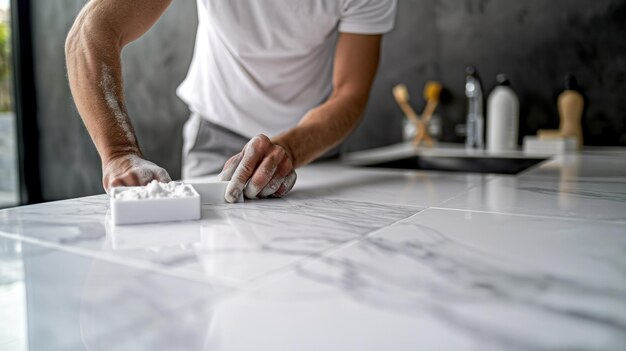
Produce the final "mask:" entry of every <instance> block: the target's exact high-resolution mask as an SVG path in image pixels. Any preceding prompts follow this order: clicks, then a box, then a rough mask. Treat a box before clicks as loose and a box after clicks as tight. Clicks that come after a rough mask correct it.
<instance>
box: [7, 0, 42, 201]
mask: <svg viewBox="0 0 626 351" xmlns="http://www.w3.org/2000/svg"><path fill="white" fill-rule="evenodd" d="M30 5H31V4H30V0H11V41H12V45H13V48H12V52H13V90H14V99H15V100H14V101H15V105H14V110H15V118H16V124H15V125H16V129H17V130H16V132H17V138H16V141H17V152H18V179H19V202H20V205H27V204H33V203H38V202H41V201H42V198H41V178H40V169H39V128H38V123H37V95H36V90H35V74H34V65H33V45H32V30H31V29H32V27H31V16H30V13H31V12H30V8H31V6H30Z"/></svg>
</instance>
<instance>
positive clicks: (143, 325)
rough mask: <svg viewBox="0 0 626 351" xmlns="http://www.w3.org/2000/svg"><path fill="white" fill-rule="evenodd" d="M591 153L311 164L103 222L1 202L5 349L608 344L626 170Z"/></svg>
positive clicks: (93, 203) (64, 206)
mask: <svg viewBox="0 0 626 351" xmlns="http://www.w3.org/2000/svg"><path fill="white" fill-rule="evenodd" d="M593 157H594V159H593V160H592V161H589V160H590V159H589V155H587V156H581V157H569V158H565V159H559V158H556V159H555V160H554V161H551V162H552V163H546V164H545V165H542V166H540V167H539V168H536V169H533V170H530V171H529V172H527V173H526V174H524V175H522V176H518V177H502V176H474V175H462V174H461V175H460V174H443V173H441V174H438V173H423V172H394V171H385V170H361V169H353V168H343V167H338V166H332V165H331V166H329V165H321V166H314V167H311V168H306V169H304V170H302V172H300V181H299V183H298V187H297V188H296V189H295V190H294V192H293V193H292V194H290V195H289V196H288V197H286V198H285V199H274V200H263V201H249V202H247V203H244V204H234V205H213V206H204V207H203V209H202V220H200V221H197V222H185V223H168V224H159V225H137V226H126V227H114V226H111V225H109V224H108V222H107V211H108V204H107V199H106V197H103V196H96V197H87V198H81V199H75V200H68V201H61V202H55V203H48V204H40V205H35V206H28V207H21V208H16V209H10V210H4V211H0V238H2V239H1V240H0V247H5V246H6V245H5V246H2V243H3V242H4V243H11V245H13V246H11V245H8V246H6V247H17V246H15V243H16V242H17V241H16V240H18V241H19V245H18V246H19V247H21V248H22V249H20V250H19V251H20V253H19V254H15V252H17V251H16V250H13V251H14V254H7V253H8V252H9V251H8V250H4V251H2V252H0V263H2V264H1V265H0V288H2V284H3V283H2V282H5V283H6V282H9V281H11V282H13V283H17V284H21V286H22V288H23V289H22V292H21V293H17V294H12V295H11V294H4V295H2V292H3V290H1V289H0V299H2V298H3V297H4V296H6V297H7V299H8V300H9V302H8V303H7V306H15V305H16V304H19V303H20V301H22V303H25V304H26V307H27V311H28V313H21V317H22V318H23V319H24V320H26V318H28V323H27V324H26V325H27V328H28V330H27V333H23V336H22V337H19V336H18V337H13V338H11V337H7V336H6V335H8V334H9V333H8V332H5V333H4V334H3V331H4V330H0V349H2V350H3V351H4V349H5V348H6V345H9V343H12V345H18V347H19V345H22V346H23V345H24V342H25V341H26V340H25V335H28V340H27V341H28V344H29V345H28V346H30V349H31V350H46V351H48V350H161V349H165V350H212V351H213V350H218V351H222V350H248V349H259V350H416V349H423V350H503V349H504V350H552V349H559V350H570V349H576V350H598V349H603V350H604V349H606V350H618V349H620V348H623V347H622V346H623V345H626V314H624V313H623V311H626V302H625V301H626V215H625V213H626V187H625V184H626V181H624V180H622V178H621V173H620V172H621V171H620V162H621V159H620V160H618V159H616V158H610V157H608V158H610V159H611V162H609V163H607V164H605V163H603V162H600V163H593V162H596V161H598V160H600V159H599V158H597V155H594V156H593ZM604 158H607V157H604ZM563 160H566V161H567V160H569V161H571V160H574V161H575V162H574V161H572V162H571V163H564V162H563ZM576 160H578V161H576ZM569 161H568V162H569ZM590 162H591V163H590ZM598 162H599V161H598ZM568 164H570V165H571V164H573V165H574V166H571V167H569V168H568V167H567V165H568ZM555 165H556V167H558V169H557V172H553V171H551V170H550V167H553V166H555ZM602 165H604V166H602ZM589 167H591V168H589ZM602 167H604V168H602ZM592 168H596V169H595V170H592ZM602 169H603V170H604V171H601V170H602ZM551 172H552V173H551ZM7 262H18V264H7ZM20 267H21V268H20ZM7 284H8V283H7ZM5 285H6V284H5ZM20 299H21V300H20ZM2 303H4V302H2ZM2 306H4V305H2ZM16 316H17V317H16ZM19 318H20V313H19V311H18V312H17V314H15V313H14V314H13V315H9V313H8V312H7V310H5V309H0V324H1V323H2V321H6V320H9V319H10V320H17V319H19ZM18 323H19V322H18ZM12 330H13V329H12ZM15 330H18V329H15ZM20 340H21V341H20ZM20 342H21V343H22V344H20ZM22 348H23V347H22Z"/></svg>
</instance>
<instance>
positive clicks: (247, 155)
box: [219, 134, 297, 202]
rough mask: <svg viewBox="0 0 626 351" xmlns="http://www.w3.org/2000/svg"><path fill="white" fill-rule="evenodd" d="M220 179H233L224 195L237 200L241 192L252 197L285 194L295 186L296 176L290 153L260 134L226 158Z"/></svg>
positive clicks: (231, 199) (229, 199)
mask: <svg viewBox="0 0 626 351" xmlns="http://www.w3.org/2000/svg"><path fill="white" fill-rule="evenodd" d="M219 178H220V179H221V180H230V184H228V187H227V188H226V195H225V198H226V201H228V202H236V201H237V199H238V198H239V196H240V195H241V193H242V192H243V194H244V195H245V196H246V197H247V198H249V199H256V198H265V197H269V196H273V197H282V196H283V195H285V194H287V193H288V192H289V191H290V190H291V189H292V188H293V186H294V184H295V183H296V178H297V176H296V172H295V170H294V166H293V157H292V156H291V155H290V154H289V152H288V151H287V150H286V149H285V148H283V147H282V146H280V145H277V144H274V143H273V142H272V141H271V140H270V139H269V138H268V137H267V136H265V135H263V134H261V135H257V136H255V137H254V138H252V139H251V140H250V141H249V142H248V143H247V144H246V146H244V148H243V150H242V151H241V152H240V153H238V154H237V155H235V156H233V157H231V158H230V159H229V160H228V161H226V164H225V165H224V169H223V170H222V173H220V175H219Z"/></svg>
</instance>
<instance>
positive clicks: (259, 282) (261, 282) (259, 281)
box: [241, 206, 429, 292]
mask: <svg viewBox="0 0 626 351" xmlns="http://www.w3.org/2000/svg"><path fill="white" fill-rule="evenodd" d="M420 208H421V209H422V210H421V211H419V212H417V213H415V214H412V215H410V216H408V217H404V218H401V219H398V220H396V221H394V222H392V223H390V224H388V225H386V226H383V227H380V228H378V229H374V230H372V231H370V232H368V233H366V234H364V235H362V236H359V237H357V238H354V239H350V240H348V241H346V242H344V243H341V244H338V245H335V246H333V247H330V248H328V249H326V250H323V251H320V252H317V253H314V254H311V255H307V256H305V257H302V258H301V259H299V260H297V261H294V262H292V263H290V264H288V265H286V266H283V267H280V268H277V269H275V270H273V271H271V272H269V273H267V274H264V275H262V276H260V277H258V278H255V279H253V280H251V281H250V282H249V284H246V285H245V286H243V287H241V289H242V290H244V291H243V292H252V291H255V290H258V289H260V288H262V287H263V286H266V285H267V284H271V282H274V281H277V280H279V279H281V277H284V276H286V275H288V274H289V273H292V272H294V271H295V267H296V266H297V265H299V264H303V263H309V262H315V261H317V260H319V259H321V258H324V257H326V256H328V255H331V254H333V253H335V252H337V251H339V250H343V249H345V248H348V247H351V246H353V245H356V244H358V243H359V242H361V241H363V240H364V239H366V238H368V237H370V236H372V235H375V234H377V233H378V232H381V231H383V230H385V229H387V228H390V227H392V226H394V225H396V224H398V223H400V222H402V221H405V220H407V219H409V218H413V217H415V216H417V215H419V214H420V213H422V212H424V211H426V210H428V209H429V207H424V206H422V207H420Z"/></svg>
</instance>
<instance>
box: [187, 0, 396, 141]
mask: <svg viewBox="0 0 626 351" xmlns="http://www.w3.org/2000/svg"><path fill="white" fill-rule="evenodd" d="M396 1H397V0H197V2H198V19H199V21H198V22H199V23H198V32H197V35H196V43H195V50H194V55H193V59H192V61H191V66H190V68H189V72H188V74H187V78H185V80H184V82H183V83H182V84H181V85H180V86H179V87H178V91H177V93H178V96H179V97H180V98H181V99H182V100H183V101H185V102H186V103H187V105H188V106H189V108H190V109H191V111H193V112H195V113H197V114H199V115H200V116H203V117H204V118H206V119H207V120H209V121H211V122H213V123H215V124H218V125H220V126H223V127H226V128H228V129H230V130H232V131H234V132H237V133H239V134H241V135H243V136H245V137H253V136H255V135H257V134H260V133H264V134H267V135H269V136H274V135H277V134H279V133H281V132H283V131H285V130H287V129H289V128H292V127H294V126H295V125H296V124H297V123H298V121H299V120H300V119H301V118H302V117H303V116H304V114H305V113H306V112H307V111H309V110H310V109H311V108H313V107H315V106H318V105H319V104H321V103H322V102H324V101H325V100H326V99H327V98H328V96H329V95H330V93H331V90H332V68H333V59H334V49H335V44H336V39H337V33H338V32H345V33H358V34H383V33H386V32H389V31H390V30H391V29H392V28H393V26H394V21H395V11H396Z"/></svg>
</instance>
